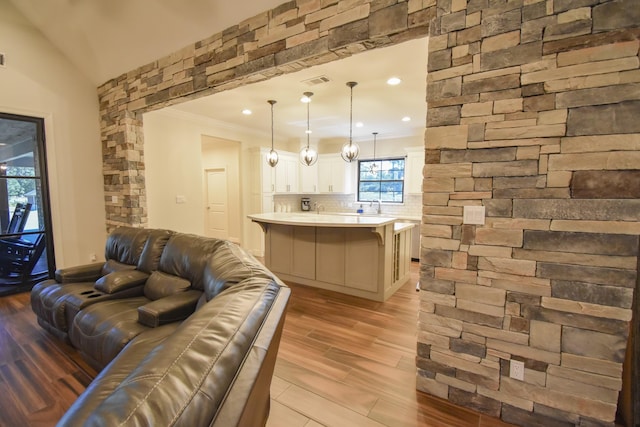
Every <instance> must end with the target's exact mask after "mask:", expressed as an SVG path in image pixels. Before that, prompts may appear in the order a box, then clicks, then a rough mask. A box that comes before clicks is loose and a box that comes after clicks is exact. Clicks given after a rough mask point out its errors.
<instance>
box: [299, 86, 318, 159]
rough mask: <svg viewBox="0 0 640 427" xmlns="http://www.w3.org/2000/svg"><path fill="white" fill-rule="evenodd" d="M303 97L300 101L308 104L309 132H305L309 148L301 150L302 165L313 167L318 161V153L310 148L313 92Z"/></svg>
mask: <svg viewBox="0 0 640 427" xmlns="http://www.w3.org/2000/svg"><path fill="white" fill-rule="evenodd" d="M303 95H304V96H303V97H302V98H300V101H302V102H304V103H306V104H307V130H306V131H305V133H306V134H307V146H306V147H303V148H302V150H300V163H302V164H303V165H305V166H311V165H314V164H315V163H316V162H317V161H318V152H317V151H316V150H314V149H313V148H311V147H310V146H309V135H311V129H309V104H311V97H312V96H313V92H305V93H303ZM303 100H304V101H303Z"/></svg>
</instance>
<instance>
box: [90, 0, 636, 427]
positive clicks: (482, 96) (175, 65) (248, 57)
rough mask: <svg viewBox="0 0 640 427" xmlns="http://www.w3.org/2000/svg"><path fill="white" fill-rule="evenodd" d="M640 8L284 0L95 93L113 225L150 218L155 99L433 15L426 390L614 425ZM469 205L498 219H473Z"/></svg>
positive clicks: (511, 416) (348, 44)
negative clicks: (518, 372) (148, 165)
mask: <svg viewBox="0 0 640 427" xmlns="http://www.w3.org/2000/svg"><path fill="white" fill-rule="evenodd" d="M639 11H640V8H638V7H637V0H616V1H606V0H602V1H601V0H540V1H537V0H468V1H467V0H408V1H403V0H296V1H290V2H287V3H284V4H282V5H281V6H279V7H277V8H275V9H273V10H271V11H268V12H265V13H263V14H260V15H257V16H255V17H253V18H250V19H247V20H246V21H244V22H241V23H239V24H237V25H234V26H231V27H229V28H227V29H226V30H224V31H222V32H220V33H218V34H215V35H213V36H211V37H209V38H208V39H206V40H202V41H199V42H197V43H195V44H193V45H191V46H187V47H185V48H184V49H182V50H181V51H179V52H175V53H174V54H172V55H169V56H167V57H164V58H160V59H158V60H157V61H154V62H153V63H150V64H147V65H145V66H143V67H140V68H138V69H136V70H132V71H131V72H129V73H127V74H124V75H122V76H120V77H118V78H115V79H113V80H111V81H109V82H107V83H105V84H104V85H102V86H101V87H100V88H99V89H98V94H99V98H100V107H101V118H100V119H101V127H102V144H103V152H104V177H105V195H106V200H105V205H106V210H107V228H113V227H115V226H118V225H123V224H127V225H136V226H144V225H145V224H146V222H147V214H146V203H145V182H144V145H143V138H142V135H143V133H142V126H143V123H142V119H141V117H142V116H141V114H142V113H144V112H146V111H150V110H153V109H157V108H162V107H164V106H168V105H172V104H175V103H178V102H182V101H183V100H186V99H193V98H196V97H201V96H206V95H209V94H212V93H215V92H218V91H222V90H227V89H230V88H233V87H237V86H239V85H243V84H247V83H250V82H253V81H258V80H263V79H267V78H269V77H271V76H274V75H278V74H282V73H288V72H293V71H296V70H298V69H301V68H303V67H307V66H310V65H315V64H319V63H324V62H328V61H332V60H336V59H339V58H341V57H344V56H348V55H351V54H356V53H358V52H361V51H364V50H367V49H372V48H376V47H380V46H386V45H391V44H395V43H401V42H402V41H405V40H408V39H412V38H417V37H422V36H424V35H426V34H427V33H428V32H429V31H430V33H431V38H430V42H429V74H428V78H427V85H428V89H427V100H428V104H429V110H428V111H429V112H428V116H427V120H426V121H427V131H426V134H425V146H426V151H425V158H426V163H427V165H426V166H425V169H424V175H425V180H424V188H425V193H424V197H423V225H422V235H423V240H422V241H423V250H422V264H421V282H420V283H421V288H422V292H421V298H422V303H421V309H420V313H419V334H418V343H417V351H418V357H417V359H416V362H417V377H416V378H417V380H416V382H417V388H418V389H419V390H422V391H425V392H427V393H431V394H434V395H437V396H440V397H443V398H445V399H449V400H451V401H453V402H455V403H457V404H460V405H464V406H468V407H470V408H473V409H476V410H480V411H482V412H485V413H488V414H490V415H493V416H496V417H501V418H502V419H504V420H506V421H509V422H513V423H516V424H521V425H544V426H566V425H580V426H612V425H613V424H612V420H613V417H614V414H615V410H616V401H617V396H618V390H619V389H620V384H621V371H622V363H621V362H622V359H623V357H624V352H625V343H626V338H627V331H628V327H629V320H630V318H631V301H632V297H633V290H634V282H635V280H636V277H637V267H635V266H636V265H637V264H636V262H637V261H636V259H637V256H638V245H639V244H638V235H639V234H640V225H639V224H640V221H639V220H640V201H639V200H638V194H639V192H640V190H639V183H638V173H639V170H640V120H638V117H640V93H639V92H640V71H639V57H638V38H639V37H640V29H639V28H638V23H639V22H640V16H639V13H640V12H639ZM405 65H406V66H410V64H405ZM464 205H484V206H485V208H486V212H487V219H486V224H485V225H483V226H472V225H464V224H462V211H463V206H464ZM510 359H517V360H520V361H523V362H524V363H525V368H526V370H525V381H524V382H521V381H517V380H513V379H511V378H509V360H510Z"/></svg>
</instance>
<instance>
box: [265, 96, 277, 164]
mask: <svg viewBox="0 0 640 427" xmlns="http://www.w3.org/2000/svg"><path fill="white" fill-rule="evenodd" d="M267 102H268V103H269V104H271V151H269V153H268V154H267V163H268V164H269V166H271V167H272V168H273V167H275V166H276V165H277V164H278V153H277V152H276V150H274V149H273V104H275V103H276V101H274V100H273V99H270V100H268V101H267Z"/></svg>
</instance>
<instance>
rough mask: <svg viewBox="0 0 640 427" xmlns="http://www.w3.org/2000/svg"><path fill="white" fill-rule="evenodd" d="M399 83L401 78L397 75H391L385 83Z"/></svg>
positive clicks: (391, 84)
mask: <svg viewBox="0 0 640 427" xmlns="http://www.w3.org/2000/svg"><path fill="white" fill-rule="evenodd" d="M400 83H402V80H400V78H399V77H391V78H389V80H387V84H388V85H390V86H396V85H399V84H400Z"/></svg>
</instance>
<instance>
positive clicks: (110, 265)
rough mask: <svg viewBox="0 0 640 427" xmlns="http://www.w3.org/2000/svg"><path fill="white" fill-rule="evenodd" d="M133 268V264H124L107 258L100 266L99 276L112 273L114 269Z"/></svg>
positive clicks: (134, 267)
mask: <svg viewBox="0 0 640 427" xmlns="http://www.w3.org/2000/svg"><path fill="white" fill-rule="evenodd" d="M135 269H136V266H135V265H131V264H124V263H122V262H119V261H116V260H114V259H109V260H107V262H105V263H104V265H103V266H102V272H101V276H105V275H107V274H109V273H113V272H114V271H123V270H135Z"/></svg>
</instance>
